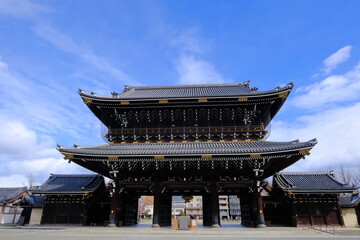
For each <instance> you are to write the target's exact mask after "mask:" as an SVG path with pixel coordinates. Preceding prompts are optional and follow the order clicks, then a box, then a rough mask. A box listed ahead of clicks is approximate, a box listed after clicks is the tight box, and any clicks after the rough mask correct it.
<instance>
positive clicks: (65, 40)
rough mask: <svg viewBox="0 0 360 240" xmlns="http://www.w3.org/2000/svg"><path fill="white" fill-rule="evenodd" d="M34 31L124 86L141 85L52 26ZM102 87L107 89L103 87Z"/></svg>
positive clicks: (38, 25) (43, 26)
mask: <svg viewBox="0 0 360 240" xmlns="http://www.w3.org/2000/svg"><path fill="white" fill-rule="evenodd" d="M34 31H35V33H36V34H38V36H40V37H42V38H43V39H45V40H47V41H48V42H50V43H51V44H53V45H54V46H55V47H57V48H58V49H60V50H61V51H63V52H66V53H70V54H74V55H75V56H78V57H80V58H81V59H82V60H83V61H84V62H86V63H88V64H90V65H92V66H93V67H95V68H96V69H98V70H100V71H102V72H104V73H106V74H109V75H110V76H111V77H113V78H114V79H115V80H116V81H119V82H120V83H123V84H125V83H126V84H131V85H141V84H140V83H139V82H137V81H135V80H134V79H132V78H131V77H130V76H129V75H128V74H126V73H125V72H124V71H122V70H120V69H118V68H116V67H114V66H113V65H112V64H110V63H109V61H108V60H106V59H104V58H102V57H100V56H98V55H96V54H94V53H93V52H92V51H91V50H89V49H85V48H83V47H82V46H80V45H79V44H77V43H76V42H75V41H74V40H73V39H72V38H71V37H70V36H68V35H66V34H64V33H61V32H60V31H58V30H57V29H55V28H53V27H51V26H50V25H44V24H43V23H38V24H37V25H36V26H35V27H34ZM97 85H103V84H102V83H101V82H98V83H97ZM102 87H105V85H104V86H102Z"/></svg>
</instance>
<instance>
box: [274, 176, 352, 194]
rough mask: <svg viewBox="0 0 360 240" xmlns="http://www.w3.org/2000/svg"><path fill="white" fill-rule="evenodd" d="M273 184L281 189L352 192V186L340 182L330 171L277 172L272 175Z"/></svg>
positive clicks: (294, 191)
mask: <svg viewBox="0 0 360 240" xmlns="http://www.w3.org/2000/svg"><path fill="white" fill-rule="evenodd" d="M273 181H274V184H273V185H274V186H275V185H277V186H279V187H280V188H281V189H283V190H287V191H290V192H293V193H296V192H316V193H322V192H337V193H340V192H352V191H354V188H352V187H350V186H348V185H346V184H343V183H340V182H339V181H338V180H337V179H336V178H335V176H334V175H333V173H332V172H320V173H311V172H302V173H290V172H289V173H277V174H275V175H274V179H273Z"/></svg>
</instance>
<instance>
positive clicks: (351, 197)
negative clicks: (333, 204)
mask: <svg viewBox="0 0 360 240" xmlns="http://www.w3.org/2000/svg"><path fill="white" fill-rule="evenodd" d="M359 200H360V199H359V193H356V194H351V193H347V194H341V195H340V196H339V204H340V206H341V207H343V208H351V207H355V206H357V205H358V204H359Z"/></svg>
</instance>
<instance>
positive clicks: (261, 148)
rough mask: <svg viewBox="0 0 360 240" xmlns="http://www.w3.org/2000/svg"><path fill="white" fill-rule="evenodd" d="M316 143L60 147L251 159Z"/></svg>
mask: <svg viewBox="0 0 360 240" xmlns="http://www.w3.org/2000/svg"><path fill="white" fill-rule="evenodd" d="M316 143H317V141H316V139H313V140H310V141H307V142H299V141H297V140H295V141H292V142H272V141H238V142H231V141H228V142H186V143H183V142H179V143H125V144H121V143H116V144H106V145H100V146H92V147H79V146H77V147H75V148H67V147H62V146H59V147H58V150H59V151H60V152H61V153H63V154H74V155H91V156H99V157H101V156H108V155H119V156H131V157H135V156H153V155H166V156H176V155H181V156H186V155H196V154H212V155H223V154H226V155H231V154H234V155H247V154H252V153H265V154H266V153H279V152H287V151H292V150H294V151H295V150H299V149H308V148H312V147H313V146H314V145H315V144H316Z"/></svg>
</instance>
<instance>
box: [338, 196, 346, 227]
mask: <svg viewBox="0 0 360 240" xmlns="http://www.w3.org/2000/svg"><path fill="white" fill-rule="evenodd" d="M336 206H337V209H338V212H339V217H340V224H341V226H342V227H344V226H345V222H344V216H343V214H342V210H341V207H340V204H339V202H338V203H337V204H336Z"/></svg>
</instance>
